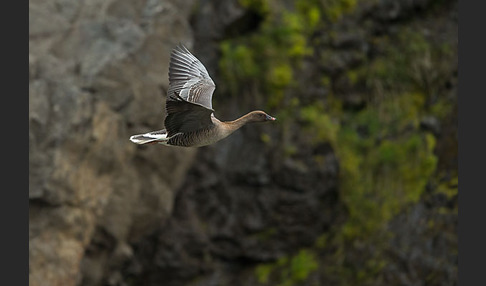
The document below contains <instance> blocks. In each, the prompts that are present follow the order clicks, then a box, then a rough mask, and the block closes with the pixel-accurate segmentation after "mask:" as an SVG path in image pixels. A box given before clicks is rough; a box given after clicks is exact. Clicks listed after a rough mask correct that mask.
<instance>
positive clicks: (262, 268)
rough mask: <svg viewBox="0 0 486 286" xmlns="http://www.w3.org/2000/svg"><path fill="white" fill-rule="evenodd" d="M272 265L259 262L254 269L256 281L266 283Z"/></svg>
mask: <svg viewBox="0 0 486 286" xmlns="http://www.w3.org/2000/svg"><path fill="white" fill-rule="evenodd" d="M273 268H274V266H273V265H272V264H260V265H258V266H257V267H256V269H255V274H256V277H257V281H258V283H261V284H267V283H268V281H269V277H270V274H271V272H272V270H273Z"/></svg>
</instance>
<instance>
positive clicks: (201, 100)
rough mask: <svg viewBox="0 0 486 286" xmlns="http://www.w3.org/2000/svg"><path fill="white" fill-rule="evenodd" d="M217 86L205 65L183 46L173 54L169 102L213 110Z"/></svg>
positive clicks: (177, 48) (170, 64) (170, 66)
mask: <svg viewBox="0 0 486 286" xmlns="http://www.w3.org/2000/svg"><path fill="white" fill-rule="evenodd" d="M215 89H216V85H215V84H214V82H213V80H212V79H211V77H210V76H209V73H208V71H207V70H206V68H205V67H204V65H203V64H202V63H201V62H200V61H199V60H198V59H197V58H196V57H195V56H194V55H192V54H191V53H190V52H189V50H187V48H186V47H184V46H183V45H182V44H181V45H179V46H177V47H176V48H175V49H174V50H173V51H172V53H171V58H170V63H169V88H168V90H167V95H168V96H167V101H172V100H176V101H177V100H178V97H180V98H182V99H183V100H186V101H188V102H192V103H196V104H198V105H202V106H204V107H206V108H208V109H210V110H212V108H213V107H212V97H213V92H214V90H215Z"/></svg>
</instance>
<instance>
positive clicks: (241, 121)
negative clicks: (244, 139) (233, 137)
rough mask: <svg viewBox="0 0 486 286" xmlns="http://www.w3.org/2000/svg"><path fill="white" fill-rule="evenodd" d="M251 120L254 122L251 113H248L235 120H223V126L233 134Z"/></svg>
mask: <svg viewBox="0 0 486 286" xmlns="http://www.w3.org/2000/svg"><path fill="white" fill-rule="evenodd" d="M249 122H252V120H251V116H250V113H247V114H245V115H243V116H241V117H240V118H238V119H235V120H233V121H224V122H221V126H222V127H223V128H224V129H225V131H226V132H228V134H231V133H233V132H234V131H236V130H238V129H239V128H241V127H242V126H244V125H245V124H247V123H249Z"/></svg>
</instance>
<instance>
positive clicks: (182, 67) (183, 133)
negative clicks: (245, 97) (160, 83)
mask: <svg viewBox="0 0 486 286" xmlns="http://www.w3.org/2000/svg"><path fill="white" fill-rule="evenodd" d="M215 88H216V86H215V84H214V82H213V80H212V79H211V77H210V76H209V74H208V72H207V70H206V68H205V67H204V66H203V64H202V63H201V62H200V61H199V60H198V59H197V58H196V57H194V56H193V55H192V54H191V53H190V52H189V51H188V50H187V49H186V48H185V47H184V46H182V45H180V46H178V47H176V48H175V49H174V50H173V51H172V53H171V58H170V64H169V88H168V90H167V100H166V111H167V115H166V117H165V121H164V123H165V128H166V129H163V130H159V131H152V132H148V133H145V134H138V135H133V136H131V137H130V140H131V141H132V142H134V143H136V144H149V143H159V144H163V145H173V146H181V147H201V146H205V145H210V144H213V143H215V142H217V141H219V140H221V139H223V138H226V137H227V136H229V135H230V134H231V133H233V132H234V131H236V130H238V129H239V128H241V127H242V126H243V125H245V124H246V123H249V122H260V121H268V120H272V121H273V120H275V118H273V117H271V116H270V115H268V114H266V113H265V112H263V111H252V112H250V113H248V114H246V115H244V116H242V117H240V118H238V119H236V120H234V121H227V122H223V121H220V120H219V119H217V118H216V117H215V116H214V110H213V109H212V102H211V101H212V95H213V92H214V90H215Z"/></svg>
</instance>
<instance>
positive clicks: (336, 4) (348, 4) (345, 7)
mask: <svg viewBox="0 0 486 286" xmlns="http://www.w3.org/2000/svg"><path fill="white" fill-rule="evenodd" d="M356 2H357V1H356V0H325V1H323V6H324V12H325V15H326V16H327V18H328V19H329V20H330V21H332V22H336V21H337V20H339V19H340V18H341V17H342V16H343V15H344V14H346V13H349V12H351V11H353V9H354V8H355V7H356Z"/></svg>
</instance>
